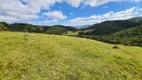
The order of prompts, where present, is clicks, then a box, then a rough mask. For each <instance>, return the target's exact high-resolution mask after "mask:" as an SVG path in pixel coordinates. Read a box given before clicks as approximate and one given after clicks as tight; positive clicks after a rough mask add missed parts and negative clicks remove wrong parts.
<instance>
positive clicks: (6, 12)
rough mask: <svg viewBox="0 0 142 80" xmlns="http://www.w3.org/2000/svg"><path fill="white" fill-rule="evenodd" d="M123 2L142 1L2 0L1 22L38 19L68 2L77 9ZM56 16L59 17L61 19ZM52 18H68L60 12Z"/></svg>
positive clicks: (0, 9)
mask: <svg viewBox="0 0 142 80" xmlns="http://www.w3.org/2000/svg"><path fill="white" fill-rule="evenodd" d="M21 1H22V2H21ZM122 1H127V2H140V1H142V0H0V21H7V22H15V21H23V20H33V19H38V18H39V15H38V13H41V10H49V9H50V7H51V6H54V5H55V3H63V2H66V3H68V4H69V5H71V6H72V7H76V8H77V7H79V6H80V5H81V4H83V5H84V6H87V5H88V6H91V7H96V6H100V5H103V4H106V3H109V2H122ZM23 3H24V4H23ZM47 13H50V12H47ZM55 14H57V15H59V17H58V16H56V15H55ZM50 17H52V18H55V19H65V18H66V16H65V15H63V14H62V12H60V11H57V12H54V15H53V14H51V13H50Z"/></svg>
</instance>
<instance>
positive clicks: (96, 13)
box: [0, 0, 142, 26]
mask: <svg viewBox="0 0 142 80" xmlns="http://www.w3.org/2000/svg"><path fill="white" fill-rule="evenodd" d="M138 16H142V0H0V22H8V23H29V24H33V25H67V26H83V25H92V24H96V23H100V22H103V21H107V20H125V19H129V18H132V17H138Z"/></svg>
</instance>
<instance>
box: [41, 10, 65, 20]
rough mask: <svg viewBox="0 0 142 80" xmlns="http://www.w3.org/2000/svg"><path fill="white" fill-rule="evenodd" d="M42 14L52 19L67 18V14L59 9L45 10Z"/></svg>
mask: <svg viewBox="0 0 142 80" xmlns="http://www.w3.org/2000/svg"><path fill="white" fill-rule="evenodd" d="M43 15H44V16H47V17H48V18H51V19H53V20H63V19H66V18H67V16H65V15H64V14H63V13H62V12H61V11H53V12H47V13H43Z"/></svg>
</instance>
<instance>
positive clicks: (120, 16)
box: [65, 7, 138, 26]
mask: <svg viewBox="0 0 142 80" xmlns="http://www.w3.org/2000/svg"><path fill="white" fill-rule="evenodd" d="M137 13H138V11H137V8H136V7H132V8H130V9H127V10H124V11H120V12H114V11H110V12H108V13H106V14H103V15H92V16H89V17H77V18H75V19H72V20H70V21H68V22H67V24H65V25H72V26H81V25H90V24H95V23H99V22H103V21H106V20H125V19H129V18H132V17H135V16H136V15H137ZM74 23H76V24H74Z"/></svg>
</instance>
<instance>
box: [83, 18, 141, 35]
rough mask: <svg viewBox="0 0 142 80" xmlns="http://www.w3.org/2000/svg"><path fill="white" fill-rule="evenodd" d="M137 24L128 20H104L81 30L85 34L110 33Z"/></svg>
mask: <svg viewBox="0 0 142 80" xmlns="http://www.w3.org/2000/svg"><path fill="white" fill-rule="evenodd" d="M141 24H142V23H141ZM138 25H140V24H137V23H136V22H133V21H129V20H116V21H105V22H102V23H99V24H94V25H92V26H90V27H89V28H86V29H83V30H82V31H84V34H85V35H90V34H91V35H104V34H111V33H114V32H117V31H120V30H124V29H127V28H132V27H135V26H138Z"/></svg>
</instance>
